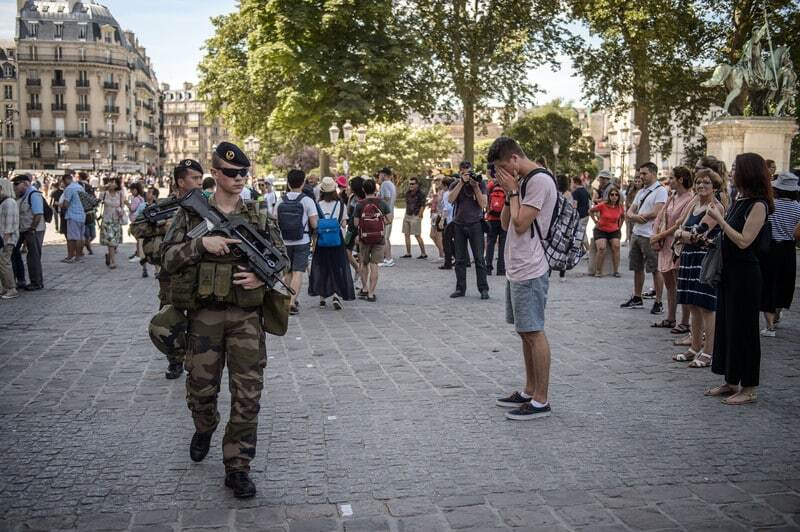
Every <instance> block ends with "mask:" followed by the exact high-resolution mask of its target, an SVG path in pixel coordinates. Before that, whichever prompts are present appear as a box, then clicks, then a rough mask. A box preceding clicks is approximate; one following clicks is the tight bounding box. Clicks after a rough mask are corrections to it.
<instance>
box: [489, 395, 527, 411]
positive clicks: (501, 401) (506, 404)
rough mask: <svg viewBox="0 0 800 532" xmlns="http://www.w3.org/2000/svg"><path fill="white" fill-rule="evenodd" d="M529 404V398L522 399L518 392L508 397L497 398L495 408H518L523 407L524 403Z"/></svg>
mask: <svg viewBox="0 0 800 532" xmlns="http://www.w3.org/2000/svg"><path fill="white" fill-rule="evenodd" d="M530 402H531V398H530V397H528V398H527V399H525V398H524V397H522V394H520V393H519V392H514V393H512V394H511V395H509V396H508V397H499V398H498V399H497V400H496V401H495V404H496V405H497V406H501V407H503V408H519V407H520V406H522V405H524V404H525V403H530Z"/></svg>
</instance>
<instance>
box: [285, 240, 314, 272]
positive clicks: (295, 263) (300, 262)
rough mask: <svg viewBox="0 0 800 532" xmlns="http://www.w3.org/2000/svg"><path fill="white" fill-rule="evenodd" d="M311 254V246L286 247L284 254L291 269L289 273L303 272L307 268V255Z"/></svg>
mask: <svg viewBox="0 0 800 532" xmlns="http://www.w3.org/2000/svg"><path fill="white" fill-rule="evenodd" d="M309 253H311V244H299V245H297V246H286V254H287V255H288V256H289V262H290V263H291V267H290V268H289V271H292V272H304V271H306V268H307V267H308V254H309Z"/></svg>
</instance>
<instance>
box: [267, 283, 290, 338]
mask: <svg viewBox="0 0 800 532" xmlns="http://www.w3.org/2000/svg"><path fill="white" fill-rule="evenodd" d="M291 301H292V298H291V296H290V295H289V294H284V293H283V292H279V291H278V290H268V291H267V293H266V294H265V295H264V300H263V301H262V302H261V327H263V329H264V330H265V331H266V332H268V333H269V334H271V335H273V336H284V335H285V334H286V331H288V330H289V304H290V303H291Z"/></svg>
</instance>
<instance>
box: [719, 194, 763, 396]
mask: <svg viewBox="0 0 800 532" xmlns="http://www.w3.org/2000/svg"><path fill="white" fill-rule="evenodd" d="M759 202H763V200H760V199H749V198H741V199H738V200H737V201H736V203H734V205H733V207H732V208H731V209H730V210H729V211H728V214H727V215H726V216H725V221H726V222H728V224H729V225H730V226H731V227H732V228H733V229H735V230H736V231H738V232H740V233H741V231H742V229H743V228H744V224H745V221H746V220H747V215H748V214H750V210H751V209H752V208H753V205H754V204H755V203H759ZM757 245H758V238H756V239H755V240H753V242H752V243H751V244H750V245H749V246H748V247H746V248H745V249H739V247H738V246H737V245H736V244H734V243H733V242H732V241H731V240H730V239H728V238H727V237H725V236H724V235H723V237H722V279H721V281H720V285H719V293H718V295H717V321H716V327H715V332H714V356H713V359H712V363H711V370H712V371H713V372H714V373H716V374H717V375H724V376H725V382H726V383H728V384H731V385H737V384H741V385H742V386H748V387H749V386H758V376H759V371H760V365H761V337H760V334H759V329H758V327H759V314H758V309H759V304H760V303H761V286H762V281H761V267H760V264H759V258H758V254H757V252H756V247H757Z"/></svg>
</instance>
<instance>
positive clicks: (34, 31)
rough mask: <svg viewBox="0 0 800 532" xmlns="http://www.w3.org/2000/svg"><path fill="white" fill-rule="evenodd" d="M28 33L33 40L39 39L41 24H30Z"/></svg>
mask: <svg viewBox="0 0 800 532" xmlns="http://www.w3.org/2000/svg"><path fill="white" fill-rule="evenodd" d="M28 31H29V32H30V34H31V39H37V38H38V37H39V23H38V22H28Z"/></svg>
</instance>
